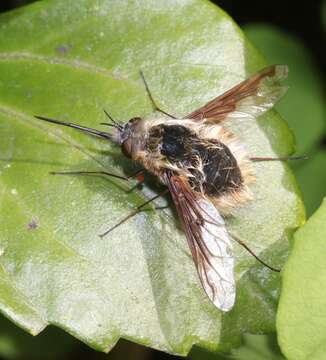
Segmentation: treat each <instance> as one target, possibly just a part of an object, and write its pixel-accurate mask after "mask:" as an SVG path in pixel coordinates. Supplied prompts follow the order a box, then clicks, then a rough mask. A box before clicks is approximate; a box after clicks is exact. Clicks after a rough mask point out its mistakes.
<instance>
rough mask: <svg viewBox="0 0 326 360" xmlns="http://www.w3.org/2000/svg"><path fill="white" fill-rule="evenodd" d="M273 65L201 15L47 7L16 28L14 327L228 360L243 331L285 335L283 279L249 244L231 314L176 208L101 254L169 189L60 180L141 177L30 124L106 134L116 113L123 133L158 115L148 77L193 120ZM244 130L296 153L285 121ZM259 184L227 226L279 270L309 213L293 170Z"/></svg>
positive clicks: (190, 3) (80, 139)
mask: <svg viewBox="0 0 326 360" xmlns="http://www.w3.org/2000/svg"><path fill="white" fill-rule="evenodd" d="M264 65H265V62H264V61H263V59H262V57H261V56H260V54H259V53H258V52H257V51H256V50H255V49H254V48H253V47H252V46H251V45H250V44H249V43H248V42H247V41H246V39H245V38H244V37H243V34H242V33H241V31H240V30H239V28H238V27H237V26H236V25H235V24H234V22H233V21H232V20H231V19H230V18H229V17H228V16H227V15H226V14H225V13H224V12H223V11H221V10H220V9H219V8H217V7H216V6H214V5H212V4H210V3H208V2H207V1H203V0H182V1H181V0H179V1H170V0H164V1H154V0H146V1H145V0H143V1H140V2H125V1H113V0H112V1H109V0H107V1H104V0H103V1H97V2H94V1H91V0H80V1H74V2H73V1H68V2H67V1H63V0H57V1H42V2H37V3H34V4H32V5H30V6H28V7H25V8H20V9H18V10H16V11H14V12H11V13H8V14H5V15H2V16H1V17H0V73H1V81H0V98H1V102H0V134H1V143H0V154H1V159H2V161H1V163H0V171H1V178H0V181H1V183H0V186H1V188H0V194H1V202H0V204H1V205H0V206H1V207H0V226H1V229H2V231H1V233H0V249H1V254H2V255H1V256H0V309H1V311H2V312H3V314H5V315H6V316H7V317H8V318H10V319H11V320H13V321H14V322H15V323H17V324H18V325H19V326H21V327H23V328H24V329H26V330H28V331H29V332H31V333H33V334H37V333H39V332H40V331H41V330H42V329H43V328H44V327H46V326H47V325H49V324H53V325H55V326H58V327H60V328H62V329H64V330H66V331H67V332H69V333H70V334H73V335H74V336H76V337H77V338H79V339H81V340H82V341H84V342H85V343H87V344H89V345H90V346H92V347H94V348H96V349H99V350H103V351H108V350H109V349H110V348H112V347H113V346H114V344H115V343H116V341H117V340H118V339H119V338H120V337H122V338H125V339H129V340H132V341H134V342H138V343H140V344H144V345H147V346H151V347H154V348H157V349H161V350H164V351H168V352H171V353H175V354H183V355H184V354H187V352H189V350H190V348H191V347H192V345H193V344H197V345H199V346H202V347H205V348H208V349H211V350H216V349H223V350H228V349H230V348H231V347H232V346H234V344H237V343H239V342H240V339H241V335H242V334H243V332H245V331H250V332H253V333H255V332H266V331H269V332H270V331H274V330H275V323H274V321H275V311H276V306H277V300H278V295H279V285H280V277H279V275H278V274H276V273H272V272H271V271H269V270H268V269H266V268H264V267H262V266H261V265H260V264H258V263H257V262H256V261H255V260H254V258H253V257H252V256H250V255H249V254H248V253H247V252H246V251H245V250H244V249H243V248H241V247H239V246H237V245H235V246H234V248H235V249H234V252H235V257H236V264H237V265H236V277H237V302H236V306H235V308H234V309H233V310H232V311H231V312H230V313H228V314H222V313H221V312H220V311H219V310H217V309H216V308H215V307H214V306H213V305H212V304H211V303H210V301H209V300H208V299H207V298H206V296H205V294H204V292H203V290H202V288H201V286H200V283H199V280H198V277H197V274H196V270H195V267H194V264H193V262H192V259H191V256H190V252H189V249H188V247H187V243H186V239H185V236H184V234H183V232H182V231H181V229H180V225H179V222H178V220H177V219H176V214H175V211H174V207H173V205H172V204H171V203H170V200H169V198H164V199H161V200H160V201H159V202H158V203H157V204H156V205H167V204H168V208H167V209H164V210H159V211H156V212H154V211H146V212H143V213H142V214H139V215H137V216H135V217H133V218H132V219H130V220H129V221H128V222H126V223H125V224H123V225H122V226H120V227H118V228H117V229H116V230H115V231H113V232H112V233H110V235H109V236H108V237H107V238H105V239H102V240H101V239H99V237H98V234H99V233H101V232H103V231H105V230H106V229H108V228H110V227H111V226H112V225H114V224H115V223H116V222H117V221H118V220H119V219H121V218H122V217H123V216H125V215H126V214H128V212H129V211H131V210H132V209H133V208H134V207H135V206H137V205H139V204H141V203H142V202H143V201H144V199H145V198H148V197H149V196H151V194H153V193H158V192H159V191H160V190H159V189H158V186H157V183H156V182H155V181H150V182H148V183H147V185H146V186H145V188H144V190H143V191H133V192H127V191H126V190H127V188H128V187H127V186H126V185H125V184H124V183H122V182H120V181H119V180H112V179H107V178H102V177H90V176H88V177H81V176H79V177H76V176H75V177H73V176H70V177H68V176H50V175H49V172H50V171H60V170H67V169H69V170H96V169H100V170H103V167H101V164H103V165H104V168H105V169H107V171H111V172H116V173H125V174H130V173H131V172H132V171H134V170H135V169H137V168H139V167H138V166H136V165H132V164H130V161H129V160H127V159H125V158H124V157H123V155H121V153H120V151H119V149H115V148H113V146H111V145H110V144H108V143H106V142H105V141H100V140H97V139H94V138H92V137H87V136H85V135H84V134H81V133H79V132H77V131H73V130H71V129H66V128H58V127H55V126H54V125H51V124H44V123H41V122H39V121H37V120H36V119H34V118H33V116H32V115H33V114H38V115H44V116H49V117H54V118H58V119H62V120H71V121H75V122H78V123H80V124H84V125H86V126H89V127H99V123H100V122H103V121H105V118H104V115H103V111H102V109H103V108H105V109H107V110H108V111H109V112H110V114H111V115H112V116H113V117H114V118H116V119H119V120H120V121H126V120H128V119H129V118H131V117H133V116H144V115H150V114H151V112H152V109H151V104H150V102H149V99H148V97H147V95H146V92H145V90H144V86H143V83H142V81H141V79H140V76H139V69H142V70H143V72H144V73H145V76H146V78H147V81H148V83H149V85H150V87H151V90H152V93H153V95H154V97H155V98H156V99H157V102H158V103H159V104H160V105H161V106H162V107H164V108H165V109H166V110H167V111H169V112H171V113H174V114H177V115H179V116H181V115H185V114H187V113H189V112H190V111H192V110H194V109H196V108H197V107H198V106H200V105H202V104H203V103H205V102H206V101H207V100H208V99H211V98H212V97H214V96H216V95H217V94H219V93H221V92H222V91H225V90H227V89H228V88H229V87H230V86H232V85H234V84H236V83H237V82H239V81H240V80H242V79H243V78H245V77H246V76H247V75H249V74H252V73H254V72H255V71H257V70H259V69H260V68H262V67H263V66H264ZM230 126H231V127H232V129H233V131H234V133H235V134H237V135H238V137H239V141H242V142H243V143H244V144H245V146H246V147H247V149H248V152H249V153H250V154H253V155H255V156H276V155H286V154H290V153H291V152H292V151H293V137H292V134H291V133H290V132H289V129H288V127H287V125H286V124H285V123H284V122H283V121H282V120H281V119H280V117H279V116H278V115H277V114H276V113H275V112H273V111H270V112H269V113H268V114H266V115H265V116H264V117H262V118H260V119H259V120H258V121H252V122H248V123H242V122H241V123H237V124H230ZM94 159H95V160H96V161H94ZM99 162H100V163H99ZM255 172H256V176H257V181H256V184H255V185H254V186H253V187H252V190H253V194H254V199H255V200H254V201H252V202H251V203H248V204H247V205H246V206H244V207H242V208H241V209H238V210H236V211H235V212H234V215H233V216H230V217H229V218H228V219H227V225H228V227H229V228H230V229H232V231H234V232H236V233H237V234H239V235H240V237H241V238H242V239H243V240H244V241H245V242H246V244H247V245H248V246H250V247H251V248H252V249H253V250H254V251H255V252H256V253H257V254H259V255H260V256H261V257H262V258H263V259H264V260H265V261H267V262H269V263H270V264H273V265H274V266H281V265H282V263H283V262H284V261H285V259H286V256H287V251H288V239H289V236H290V235H291V233H292V231H293V229H295V228H296V227H297V226H299V225H300V224H301V223H302V221H303V219H304V210H303V206H302V202H301V199H300V198H299V196H298V193H297V187H296V184H295V180H294V178H293V175H292V173H291V172H290V170H289V168H288V167H287V166H286V164H283V163H277V162H272V163H271V162H270V163H257V164H255ZM148 209H153V207H150V206H149V207H148ZM31 225H33V226H31ZM253 309H254V311H253Z"/></svg>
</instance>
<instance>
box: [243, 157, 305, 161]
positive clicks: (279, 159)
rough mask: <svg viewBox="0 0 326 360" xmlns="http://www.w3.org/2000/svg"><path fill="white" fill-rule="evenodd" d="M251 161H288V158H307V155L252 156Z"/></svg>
mask: <svg viewBox="0 0 326 360" xmlns="http://www.w3.org/2000/svg"><path fill="white" fill-rule="evenodd" d="M249 159H250V160H251V161H288V160H306V159H307V156H281V157H275V158H274V157H250V158H249Z"/></svg>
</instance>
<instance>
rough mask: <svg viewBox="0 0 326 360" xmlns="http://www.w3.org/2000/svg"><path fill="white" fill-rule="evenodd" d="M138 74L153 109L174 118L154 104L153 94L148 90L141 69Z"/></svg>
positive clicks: (173, 117)
mask: <svg viewBox="0 0 326 360" xmlns="http://www.w3.org/2000/svg"><path fill="white" fill-rule="evenodd" d="M140 76H141V78H142V79H143V82H144V85H145V89H146V92H147V94H148V97H149V99H150V101H151V103H152V105H153V108H154V110H156V111H159V112H160V113H162V114H164V115H167V116H169V117H170V118H172V119H176V117H175V116H173V115H171V114H169V113H167V112H166V111H164V110H162V109H161V108H159V107H158V106H157V104H156V102H155V100H154V98H153V96H152V94H151V92H150V90H149V87H148V84H147V81H146V79H145V76H144V74H143V72H142V71H140Z"/></svg>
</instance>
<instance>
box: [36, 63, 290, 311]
mask: <svg viewBox="0 0 326 360" xmlns="http://www.w3.org/2000/svg"><path fill="white" fill-rule="evenodd" d="M287 72H288V69H287V66H285V65H273V66H270V67H267V68H265V69H263V70H261V71H260V72H258V73H257V74H255V75H254V76H252V77H250V78H248V79H247V80H244V81H243V82H241V83H240V84H238V85H236V86H234V87H233V88H231V89H230V90H228V91H227V92H225V93H224V94H222V95H220V96H218V97H216V98H215V99H213V100H211V101H210V102H208V103H207V104H206V105H204V106H203V107H201V108H199V109H198V110H196V111H194V112H192V113H190V114H188V115H186V116H185V117H184V118H181V119H180V118H176V117H174V116H173V115H170V114H169V113H167V112H165V111H163V110H162V109H160V108H159V107H158V106H157V105H156V102H155V100H154V99H153V97H152V95H151V92H150V90H149V87H148V85H147V82H146V80H145V78H144V76H143V74H142V73H141V75H142V78H143V81H144V84H145V87H146V90H147V93H148V95H149V98H150V100H151V102H152V104H153V107H154V109H155V110H156V111H159V112H161V113H163V114H164V117H163V116H162V117H161V118H155V119H154V118H153V119H143V118H140V117H134V118H132V119H130V120H129V121H128V122H127V123H125V124H123V125H122V124H120V123H118V122H116V121H115V120H114V119H112V117H111V116H110V115H109V114H108V113H107V112H106V114H107V116H108V117H109V118H110V119H111V123H104V124H105V125H107V126H110V127H112V128H113V131H112V132H111V133H109V132H105V131H99V130H96V129H92V128H87V127H84V126H80V125H76V124H73V123H68V122H62V121H59V120H54V119H50V118H47V117H43V116H36V118H38V119H40V120H44V121H48V122H52V123H55V124H59V125H64V126H68V127H72V128H75V129H79V130H81V131H84V132H86V133H89V134H92V135H95V136H98V137H101V138H104V139H107V140H109V141H110V142H113V143H114V144H117V145H119V146H121V150H122V153H123V154H124V155H125V156H127V157H128V158H130V159H132V160H134V161H136V162H138V163H139V164H141V165H142V166H143V168H144V169H145V170H147V171H149V172H150V173H152V174H154V175H156V176H157V177H158V178H159V180H160V182H161V183H163V184H164V185H166V187H167V190H166V191H169V192H170V194H171V196H172V199H173V202H174V204H175V206H176V209H177V213H178V215H179V218H180V221H181V223H182V226H183V229H184V231H185V234H186V238H187V241H188V245H189V248H190V251H191V254H192V258H193V261H194V263H195V265H196V268H197V272H198V276H199V279H200V281H201V284H202V287H203V289H204V290H205V292H206V294H207V296H208V297H209V299H210V300H211V301H212V302H213V303H214V304H215V306H216V307H217V308H219V309H220V310H222V311H229V310H230V309H231V308H232V307H233V305H234V303H235V295H236V288H235V280H234V258H233V255H232V242H233V241H234V240H235V241H237V242H238V243H240V244H241V245H243V246H244V247H245V248H246V249H247V250H248V251H249V252H251V253H252V254H253V255H254V256H255V257H256V258H257V259H258V260H259V261H260V262H262V263H263V264H265V263H264V262H263V261H262V260H260V259H259V258H258V257H257V256H256V255H255V254H254V253H253V252H252V251H251V250H250V249H249V248H248V247H247V246H246V245H245V244H244V243H243V242H242V241H241V240H240V239H239V238H238V237H237V236H235V235H233V234H231V233H230V232H228V230H227V229H226V225H225V221H224V217H225V216H227V215H228V214H230V213H231V211H232V209H234V208H235V207H237V206H239V205H240V204H244V203H246V202H247V201H249V200H250V199H252V194H251V191H250V185H251V184H252V183H253V182H254V181H255V177H254V173H253V168H252V163H253V161H264V160H286V159H288V158H267V157H266V158H259V157H251V156H249V154H247V152H246V151H245V149H244V148H243V146H242V145H241V144H240V143H239V141H238V140H237V138H236V137H235V136H234V135H233V134H232V133H231V132H230V131H229V130H227V129H226V127H225V123H226V122H227V121H228V120H231V119H233V120H234V121H236V120H237V119H247V120H248V121H250V120H252V119H253V118H256V117H258V116H259V115H261V114H262V113H264V112H265V111H267V110H269V109H270V108H272V107H273V105H274V104H275V103H276V101H277V100H278V99H279V98H280V97H281V96H282V95H283V93H284V92H285V91H286V87H284V86H281V85H280V84H279V81H280V80H282V79H284V78H285V77H286V76H287ZM71 173H72V172H70V174H71ZM75 173H76V172H75ZM77 173H79V174H85V173H86V172H83V171H80V172H77ZM92 173H93V174H94V173H98V174H100V173H102V174H105V175H110V176H115V177H118V178H122V179H125V177H123V176H120V175H115V174H111V173H107V172H92ZM157 197H158V196H156V197H155V198H157ZM155 198H152V199H150V200H148V201H146V202H145V203H144V204H143V205H145V204H148V203H149V202H150V201H152V200H154V199H155ZM143 205H141V206H140V207H138V208H137V209H136V210H135V211H134V212H133V213H132V214H130V215H128V217H126V218H125V219H123V220H122V221H121V222H120V223H119V224H121V223H122V222H123V221H125V220H126V219H127V218H129V217H131V215H133V214H135V213H137V212H138V211H140V210H141V208H142V207H143ZM119 224H117V225H119ZM117 225H116V226H117ZM116 226H114V227H113V228H115V227H116ZM113 228H111V229H110V230H109V231H112V229H113ZM109 231H107V232H105V233H104V234H102V236H104V235H106V234H107V233H108V232H109ZM265 265H266V266H268V267H269V268H271V269H272V270H275V269H273V268H272V267H270V266H269V265H267V264H265Z"/></svg>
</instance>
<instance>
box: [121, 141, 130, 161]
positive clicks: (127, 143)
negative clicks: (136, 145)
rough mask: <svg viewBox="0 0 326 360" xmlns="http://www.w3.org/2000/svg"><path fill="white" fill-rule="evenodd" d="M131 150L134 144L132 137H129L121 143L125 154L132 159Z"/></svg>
mask: <svg viewBox="0 0 326 360" xmlns="http://www.w3.org/2000/svg"><path fill="white" fill-rule="evenodd" d="M131 150H132V144H131V139H130V138H129V139H127V140H125V141H124V142H123V143H122V144H121V151H122V153H123V155H124V156H126V157H127V158H129V159H131Z"/></svg>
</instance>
